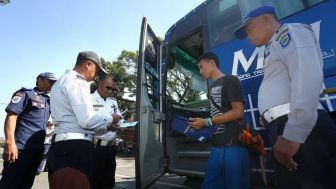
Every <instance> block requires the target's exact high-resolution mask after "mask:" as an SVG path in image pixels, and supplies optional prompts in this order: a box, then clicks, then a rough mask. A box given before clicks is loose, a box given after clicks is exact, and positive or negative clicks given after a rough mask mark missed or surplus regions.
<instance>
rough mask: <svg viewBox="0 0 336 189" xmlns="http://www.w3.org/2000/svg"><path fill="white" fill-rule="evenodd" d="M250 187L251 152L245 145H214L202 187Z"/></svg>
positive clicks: (230, 188) (208, 188)
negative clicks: (217, 146)
mask: <svg viewBox="0 0 336 189" xmlns="http://www.w3.org/2000/svg"><path fill="white" fill-rule="evenodd" d="M217 188H218V189H224V188H226V189H249V188H251V186H250V164H249V154H248V151H247V150H246V149H245V148H244V147H238V146H231V147H221V148H215V147H212V149H211V154H210V157H209V160H208V165H207V168H206V170H205V178H204V181H203V185H202V189H217Z"/></svg>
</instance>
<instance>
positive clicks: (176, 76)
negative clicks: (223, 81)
mask: <svg viewBox="0 0 336 189" xmlns="http://www.w3.org/2000/svg"><path fill="white" fill-rule="evenodd" d="M171 54H172V56H173V57H174V58H173V59H174V60H173V61H174V67H173V68H172V69H171V70H169V71H168V75H167V77H168V78H167V97H168V98H169V99H170V100H172V101H173V102H175V103H177V104H181V105H185V104H188V103H194V102H197V101H201V100H204V99H207V95H206V94H207V81H206V80H205V79H204V78H203V77H202V75H201V74H200V73H199V68H198V65H197V61H196V59H195V58H193V57H192V56H190V55H189V54H187V53H186V52H185V51H183V50H182V49H180V48H178V47H173V48H172V50H171Z"/></svg>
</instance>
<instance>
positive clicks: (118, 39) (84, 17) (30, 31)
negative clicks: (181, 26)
mask: <svg viewBox="0 0 336 189" xmlns="http://www.w3.org/2000/svg"><path fill="white" fill-rule="evenodd" d="M202 2H204V0H167V1H163V0H99V1H89V0H58V1H46V0H29V1H24V0H11V3H9V4H7V5H5V6H0V46H1V50H0V62H1V63H0V65H1V72H2V73H1V77H0V89H1V92H0V137H1V136H4V133H3V130H4V129H3V125H4V120H5V116H6V112H5V108H6V104H7V103H8V102H10V100H11V96H12V94H13V93H14V92H15V91H17V90H18V89H20V88H21V87H25V88H33V87H34V86H35V81H36V76H37V75H38V74H39V73H42V72H46V71H49V72H53V73H54V74H55V75H56V77H60V76H61V75H63V73H64V71H65V70H67V69H72V68H73V66H74V64H75V61H76V57H77V54H78V52H80V51H84V50H91V51H95V52H96V53H97V54H98V55H99V56H101V57H103V58H104V59H106V60H108V61H114V60H115V59H116V58H117V57H118V56H119V55H120V53H121V51H122V50H130V51H135V50H138V47H139V38H140V28H141V21H142V18H143V17H146V18H147V20H148V21H149V24H150V25H151V27H152V28H153V30H154V32H155V33H156V35H157V36H160V37H161V38H164V35H165V33H166V31H167V30H168V29H169V28H170V26H172V25H173V24H174V23H175V22H177V21H178V20H179V19H181V18H182V17H183V16H184V15H186V14H187V13H188V12H190V11H192V10H193V9H194V8H196V7H197V6H198V5H199V4H201V3H202Z"/></svg>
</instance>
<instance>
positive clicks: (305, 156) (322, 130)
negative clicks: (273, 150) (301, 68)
mask: <svg viewBox="0 0 336 189" xmlns="http://www.w3.org/2000/svg"><path fill="white" fill-rule="evenodd" d="M286 122H287V115H285V116H282V117H280V118H278V119H276V120H274V121H273V122H271V124H269V126H268V127H269V137H270V142H271V145H272V146H273V145H274V144H275V142H276V138H277V136H278V135H282V133H283V130H284V127H285V123H286ZM335 153H336V127H335V125H334V124H333V122H332V120H331V119H330V117H329V115H328V113H327V112H325V111H323V110H319V111H318V119H317V122H316V125H315V127H314V128H313V130H312V132H311V134H310V135H309V136H308V138H307V139H306V141H305V142H304V143H303V144H301V145H300V148H299V150H298V152H297V153H296V154H295V156H294V161H295V162H297V163H298V170H296V171H292V172H290V171H288V170H287V169H286V168H285V167H284V166H282V165H280V164H279V163H277V162H276V161H275V160H274V164H275V171H276V180H277V184H278V188H279V189H322V188H323V189H331V188H335V184H333V183H332V182H333V181H335V179H336V173H335V164H336V162H335V157H336V156H335ZM273 159H274V158H273Z"/></svg>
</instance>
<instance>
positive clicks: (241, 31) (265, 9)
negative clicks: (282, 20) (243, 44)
mask: <svg viewBox="0 0 336 189" xmlns="http://www.w3.org/2000/svg"><path fill="white" fill-rule="evenodd" d="M263 14H274V15H275V8H274V7H271V6H261V7H258V8H256V9H254V10H251V11H250V12H249V13H248V14H247V15H246V16H245V17H244V19H243V24H242V25H241V26H240V27H239V28H237V29H236V31H235V36H236V37H237V38H238V39H244V38H246V37H247V34H246V32H245V26H246V24H248V23H249V22H250V21H251V20H252V19H253V18H255V17H258V16H261V15H263Z"/></svg>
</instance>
